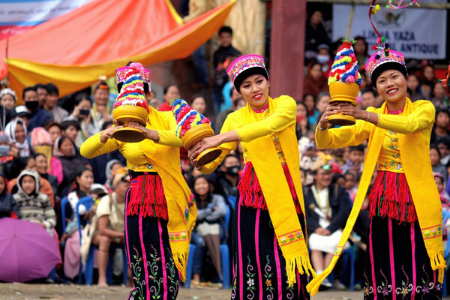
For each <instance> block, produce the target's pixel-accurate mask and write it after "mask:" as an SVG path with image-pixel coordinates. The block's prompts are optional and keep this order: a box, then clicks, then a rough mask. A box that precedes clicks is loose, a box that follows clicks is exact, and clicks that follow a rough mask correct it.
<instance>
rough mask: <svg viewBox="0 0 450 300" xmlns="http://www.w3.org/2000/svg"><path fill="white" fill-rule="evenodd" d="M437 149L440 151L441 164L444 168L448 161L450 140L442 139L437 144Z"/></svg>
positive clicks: (449, 158)
mask: <svg viewBox="0 0 450 300" xmlns="http://www.w3.org/2000/svg"><path fill="white" fill-rule="evenodd" d="M437 147H438V149H439V151H441V155H442V158H441V164H443V165H444V166H446V165H447V163H448V162H449V161H450V139H449V138H442V139H440V140H439V141H438V142H437Z"/></svg>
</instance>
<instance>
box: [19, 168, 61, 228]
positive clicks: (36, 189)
mask: <svg viewBox="0 0 450 300" xmlns="http://www.w3.org/2000/svg"><path fill="white" fill-rule="evenodd" d="M39 182H40V181H39V174H38V173H37V172H36V171H34V170H24V171H22V172H21V173H20V175H19V177H18V179H17V188H18V192H17V193H15V194H14V195H13V198H14V200H16V202H17V206H18V207H19V218H20V219H21V220H25V221H30V222H34V223H38V224H40V225H41V226H42V227H43V228H45V229H46V230H47V232H48V233H50V234H51V235H53V228H54V227H55V226H56V215H55V211H54V210H53V207H52V205H51V203H50V199H49V198H48V196H47V195H46V194H44V193H41V187H40V183H39Z"/></svg>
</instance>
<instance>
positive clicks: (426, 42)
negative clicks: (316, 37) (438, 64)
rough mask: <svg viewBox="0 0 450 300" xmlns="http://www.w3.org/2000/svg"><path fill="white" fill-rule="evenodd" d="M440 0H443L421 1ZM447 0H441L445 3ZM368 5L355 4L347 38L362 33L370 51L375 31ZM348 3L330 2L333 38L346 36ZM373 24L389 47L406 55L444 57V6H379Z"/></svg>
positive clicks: (429, 57)
mask: <svg viewBox="0 0 450 300" xmlns="http://www.w3.org/2000/svg"><path fill="white" fill-rule="evenodd" d="M421 2H422V3H423V2H430V3H431V2H433V3H436V2H442V0H433V1H430V0H428V1H424V0H422V1H421ZM445 2H446V1H444V3H445ZM368 12H369V8H368V6H367V5H357V6H356V7H355V14H354V19H353V23H352V27H351V32H350V38H354V37H356V36H363V37H364V38H365V39H366V41H367V43H368V44H369V53H373V50H372V45H374V44H375V43H376V39H377V37H378V36H377V35H376V33H375V31H374V30H373V28H372V26H371V24H370V21H369V18H368ZM349 14H350V5H341V4H334V5H333V40H334V41H336V40H338V39H341V38H343V37H344V36H345V33H346V31H347V26H348V16H349ZM372 20H373V22H374V25H375V27H376V28H377V30H378V31H379V32H380V34H381V35H382V36H385V37H386V42H388V43H389V45H390V48H391V49H393V50H397V51H400V52H402V53H403V54H404V55H405V57H406V58H416V59H445V55H446V45H447V11H446V10H445V9H442V10H436V9H420V8H416V7H408V8H404V9H399V10H391V9H386V8H384V7H381V9H380V11H378V13H377V14H376V15H373V16H372Z"/></svg>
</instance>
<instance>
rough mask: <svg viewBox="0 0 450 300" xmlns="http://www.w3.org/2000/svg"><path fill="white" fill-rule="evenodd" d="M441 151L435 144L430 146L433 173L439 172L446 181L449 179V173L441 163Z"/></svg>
mask: <svg viewBox="0 0 450 300" xmlns="http://www.w3.org/2000/svg"><path fill="white" fill-rule="evenodd" d="M441 158H442V156H441V151H439V149H438V147H436V146H435V145H431V146H430V160H431V168H432V169H433V173H439V174H441V175H442V176H443V177H444V181H447V178H448V173H447V168H446V167H445V166H444V165H443V164H441Z"/></svg>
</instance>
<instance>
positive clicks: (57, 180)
mask: <svg viewBox="0 0 450 300" xmlns="http://www.w3.org/2000/svg"><path fill="white" fill-rule="evenodd" d="M321 23H322V14H321V12H320V11H316V12H314V13H313V14H312V15H311V18H310V19H309V20H308V23H307V26H306V31H307V32H306V43H305V50H306V51H305V52H306V55H305V62H306V64H307V72H306V74H305V78H304V82H303V84H304V96H303V99H296V100H297V118H296V133H297V138H298V147H299V152H300V161H301V163H300V167H301V169H300V172H301V177H302V184H303V186H304V198H305V210H306V211H305V215H306V219H307V231H308V233H309V235H310V239H309V241H310V244H309V247H310V249H311V258H312V263H313V265H314V268H315V269H316V270H323V269H325V268H326V266H327V265H328V264H329V262H330V260H331V257H332V253H333V252H332V251H334V246H332V245H334V243H336V240H337V241H338V240H339V237H340V234H341V233H342V232H341V229H342V228H343V227H344V226H345V222H346V219H347V217H348V215H349V213H350V209H351V206H352V203H353V201H354V200H355V196H356V191H357V189H358V185H359V180H360V176H361V173H362V168H363V164H364V155H365V151H366V144H365V143H364V144H363V145H360V146H355V147H348V148H343V149H332V150H331V149H328V150H321V149H319V148H318V147H317V146H316V145H315V142H314V130H315V128H316V126H317V122H318V120H319V119H320V116H321V114H322V113H323V112H324V110H325V108H326V107H327V105H328V101H329V100H330V94H329V92H328V84H327V76H328V73H329V71H330V68H331V64H332V61H333V57H334V54H335V53H336V50H337V48H338V47H339V43H331V42H330V39H329V38H328V36H327V33H326V31H325V29H324V28H323V26H322V25H321ZM232 33H233V31H232V29H231V28H229V27H226V26H225V27H222V29H221V30H220V31H219V39H220V43H221V46H220V48H219V49H217V50H216V52H215V53H214V72H211V73H214V75H213V78H212V81H210V82H211V84H210V87H211V93H212V97H205V95H200V94H199V95H195V96H194V97H193V98H192V99H188V100H190V104H191V106H192V108H194V109H196V110H197V111H199V112H200V113H205V112H206V111H207V110H206V106H207V105H208V102H207V101H206V99H207V98H208V99H209V98H212V99H213V105H214V110H213V111H214V115H211V116H208V117H210V119H212V120H214V122H213V124H212V125H213V128H214V130H215V132H216V133H219V132H220V129H221V127H222V125H223V123H224V120H225V119H226V117H227V115H228V114H230V113H232V112H233V111H236V110H238V109H240V108H242V107H244V106H245V104H246V103H245V100H244V99H243V98H242V97H241V95H240V94H239V93H238V92H237V91H236V89H235V88H234V87H233V85H232V84H231V82H230V81H229V79H228V77H227V76H226V73H225V70H226V68H227V66H228V64H229V63H230V61H231V59H232V57H234V56H237V55H239V54H240V52H239V51H238V50H236V49H235V48H233V46H232ZM355 41H356V44H355V45H354V48H355V53H356V55H357V59H358V62H359V63H360V66H361V74H362V78H363V82H364V89H362V90H361V92H360V95H359V96H358V99H357V102H358V105H359V106H360V107H361V108H363V109H365V108H367V107H371V106H374V107H380V106H381V104H382V103H383V100H382V99H381V97H380V96H379V95H378V94H377V92H376V90H375V89H373V88H372V85H371V82H370V78H368V76H367V75H366V74H365V72H364V70H363V66H364V64H365V61H366V60H367V58H368V51H367V50H368V48H367V43H366V42H365V40H364V38H362V37H355ZM416 66H418V67H417V68H416V69H410V76H409V78H408V97H409V98H410V99H411V100H412V101H416V100H419V99H420V100H430V101H431V102H432V103H433V104H434V105H435V106H436V110H437V113H436V123H435V125H434V128H433V136H432V140H431V141H432V144H431V145H430V158H431V163H432V167H433V171H434V172H435V179H436V185H437V188H438V190H439V193H440V195H441V199H442V203H443V206H444V207H450V196H449V194H450V184H448V182H449V181H448V174H449V171H450V133H449V130H450V111H449V107H448V95H447V91H446V90H445V89H444V88H443V87H442V85H440V84H438V83H437V79H436V76H435V73H434V68H433V65H432V64H431V62H428V61H422V62H420V63H418V64H416ZM201 74H202V73H201ZM202 82H206V81H202ZM109 89H110V87H109V86H108V84H107V83H106V82H105V81H99V83H98V84H96V85H95V88H94V89H93V92H92V93H91V94H89V93H84V92H80V93H77V94H75V95H72V98H71V99H73V100H72V101H71V103H70V105H67V101H66V102H64V101H62V100H61V99H59V98H60V97H59V91H58V87H57V86H55V85H54V84H52V83H47V84H37V85H36V86H33V87H27V88H25V89H24V90H23V95H22V100H23V104H24V105H19V104H18V100H17V95H16V93H15V91H13V90H11V89H9V88H6V87H5V88H3V89H2V90H1V92H0V104H1V106H0V126H1V128H0V164H1V168H2V169H1V171H2V173H0V218H3V217H10V218H19V219H23V220H26V221H31V222H35V223H37V224H39V225H41V226H42V227H43V228H45V229H46V230H47V231H48V232H49V234H51V235H53V236H55V237H56V238H58V239H59V241H60V242H61V245H63V246H62V248H61V251H62V253H63V255H62V257H63V267H62V268H60V269H59V270H58V274H59V276H60V278H61V279H62V280H65V281H67V280H69V281H70V280H73V279H74V278H75V277H76V276H77V275H78V267H79V262H80V260H82V259H83V258H82V257H83V253H82V252H83V248H85V247H86V246H85V245H82V246H81V249H80V240H79V237H78V234H74V233H75V232H77V230H78V229H77V224H78V221H79V220H77V217H76V214H75V213H74V211H75V209H76V206H77V203H78V201H79V200H80V199H82V198H84V197H86V196H92V197H93V198H94V199H95V202H96V205H95V209H94V211H91V210H89V211H86V212H83V214H81V215H83V220H80V221H81V223H82V224H83V225H86V224H87V223H90V225H91V227H93V228H89V231H90V232H91V233H92V238H91V240H88V242H89V243H92V244H94V245H97V246H98V251H97V253H98V254H97V256H98V283H99V284H100V285H105V284H106V269H107V264H108V260H109V255H116V253H117V252H111V251H110V248H111V247H112V246H111V245H116V246H115V248H117V245H119V248H120V245H121V244H123V226H124V225H123V206H124V196H125V192H126V190H127V188H128V187H129V185H130V178H129V176H127V170H126V161H125V159H124V158H123V156H122V155H121V154H120V152H118V151H114V152H111V153H109V154H106V155H103V156H100V157H96V158H94V159H90V160H88V159H85V158H83V157H81V156H80V152H79V148H80V146H81V144H82V143H83V142H84V141H85V140H86V139H87V138H89V137H90V136H92V135H94V134H96V133H98V132H100V131H101V130H105V129H107V128H110V127H111V126H112V125H113V119H112V104H113V102H114V95H111V94H110V90H109ZM179 96H180V91H179V88H178V87H177V86H176V85H174V84H169V85H167V86H166V87H165V88H164V94H163V96H162V99H161V101H160V100H159V99H156V98H154V99H152V101H151V105H152V106H153V107H154V108H156V109H159V110H161V111H168V110H170V105H169V103H170V100H171V99H173V98H176V97H179ZM208 111H210V110H208ZM181 158H182V168H183V170H184V173H185V177H186V180H187V181H188V183H189V185H190V187H191V189H192V191H193V193H194V194H195V196H196V199H197V206H198V209H199V211H198V220H197V227H196V229H195V230H194V233H193V236H192V241H191V243H192V244H194V245H195V246H196V250H195V253H192V254H191V255H192V259H193V260H194V264H193V265H194V267H193V280H194V281H195V282H198V283H200V282H202V281H203V282H206V283H209V282H211V281H212V282H218V281H219V282H220V280H221V276H222V274H221V270H220V268H217V264H215V262H214V261H213V260H214V258H212V257H211V256H210V254H208V253H209V252H210V251H211V249H210V247H209V245H210V243H208V242H207V241H208V239H209V237H208V238H206V236H208V235H209V234H210V233H211V232H216V235H217V239H218V240H217V241H216V242H218V243H220V244H230V240H231V238H230V236H231V234H232V232H231V230H230V227H228V228H227V227H226V226H225V222H224V220H225V217H226V214H227V211H229V212H231V214H232V213H233V210H234V205H235V202H236V197H238V193H237V191H238V190H237V186H238V182H239V178H240V175H241V174H242V169H243V166H244V164H243V153H242V148H241V146H240V145H239V147H238V148H237V149H236V151H234V152H233V153H232V154H230V155H228V156H227V157H226V158H225V159H224V161H223V163H222V165H221V166H220V168H219V169H218V170H217V171H216V172H214V173H213V174H210V175H207V176H205V175H202V174H200V173H199V172H198V171H197V170H196V169H195V168H193V167H192V166H191V165H190V164H189V160H188V159H187V157H186V151H183V150H182V151H181ZM373 178H375V174H374V177H373ZM63 199H66V200H67V203H68V205H67V206H65V207H62V202H64V201H62V200H63ZM227 207H228V209H227ZM63 215H64V216H65V218H64V219H63V218H62V216H63ZM367 215H368V213H367V203H366V204H365V205H364V206H363V211H361V216H367ZM366 220H367V218H365V219H364V218H362V219H361V220H360V221H359V222H358V223H357V226H356V227H355V229H354V233H353V235H352V237H353V241H354V243H355V244H356V245H364V244H367V239H368V237H367V236H366V234H367V232H368V231H367V229H366V226H367V221H366ZM88 221H90V222H88ZM205 224H206V225H205ZM84 242H85V239H84V238H82V243H84ZM212 244H214V243H212ZM115 248H114V249H115ZM360 251H361V253H362V255H360V259H362V262H363V261H364V260H363V259H364V247H363V246H361V247H360ZM119 254H120V253H119ZM324 254H325V255H324ZM361 257H362V258H361ZM119 265H120V264H119ZM205 265H206V266H209V267H211V266H216V272H215V273H214V272H213V274H211V272H205ZM206 269H211V268H207V267H206ZM361 269H362V268H361ZM119 273H120V272H119ZM361 276H362V274H359V277H358V276H357V278H359V280H362V278H361ZM336 278H337V277H336ZM325 283H326V284H328V283H327V282H325ZM343 283H345V279H341V278H339V279H338V280H337V282H336V283H335V284H336V287H338V288H342V287H343ZM329 284H330V286H331V283H329ZM359 286H360V285H359Z"/></svg>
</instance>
